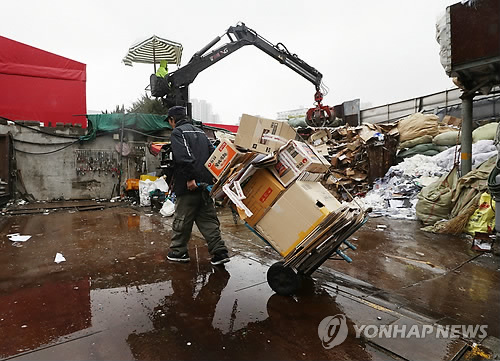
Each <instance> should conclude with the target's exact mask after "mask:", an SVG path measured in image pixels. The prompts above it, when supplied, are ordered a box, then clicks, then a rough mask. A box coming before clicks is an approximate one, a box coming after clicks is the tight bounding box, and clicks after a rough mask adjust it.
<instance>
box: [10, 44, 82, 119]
mask: <svg viewBox="0 0 500 361" xmlns="http://www.w3.org/2000/svg"><path fill="white" fill-rule="evenodd" d="M0 84H1V86H0V116H2V117H5V118H8V119H11V120H35V121H39V122H43V123H44V124H45V126H49V123H50V125H52V126H55V125H56V123H72V124H75V123H78V124H81V125H82V127H84V128H85V127H87V119H86V118H85V116H74V115H82V114H86V112H87V104H86V90H85V89H86V88H85V86H86V65H85V64H83V63H80V62H77V61H74V60H71V59H68V58H64V57H62V56H59V55H56V54H52V53H49V52H47V51H44V50H40V49H37V48H34V47H32V46H29V45H26V44H23V43H20V42H17V41H14V40H11V39H7V38H5V37H3V36H0Z"/></svg>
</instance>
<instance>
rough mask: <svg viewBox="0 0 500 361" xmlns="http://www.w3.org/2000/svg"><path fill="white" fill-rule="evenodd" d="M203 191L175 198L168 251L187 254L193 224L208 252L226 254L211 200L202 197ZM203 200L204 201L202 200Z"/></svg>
mask: <svg viewBox="0 0 500 361" xmlns="http://www.w3.org/2000/svg"><path fill="white" fill-rule="evenodd" d="M203 192H206V191H205V190H203V191H202V190H196V191H193V192H188V193H186V194H183V195H182V196H180V197H178V198H177V202H176V203H177V204H176V209H175V214H174V223H173V224H172V243H171V244H170V249H171V250H172V251H174V252H175V253H176V254H183V253H185V252H187V244H188V241H189V239H190V238H191V232H192V230H193V222H196V225H197V226H198V229H199V230H200V232H201V234H202V235H203V237H204V238H205V240H206V241H207V245H208V252H210V254H212V255H213V254H214V253H216V252H219V251H225V252H227V248H226V246H225V244H224V241H223V240H222V239H221V235H220V223H219V219H218V218H217V213H216V211H215V207H214V204H213V201H212V199H211V198H209V197H208V196H207V195H206V196H205V197H203ZM204 198H205V199H204Z"/></svg>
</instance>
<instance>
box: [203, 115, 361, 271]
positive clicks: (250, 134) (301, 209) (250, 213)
mask: <svg viewBox="0 0 500 361" xmlns="http://www.w3.org/2000/svg"><path fill="white" fill-rule="evenodd" d="M205 165H206V167H207V168H208V169H209V170H210V172H211V173H212V174H213V175H214V177H215V178H217V182H216V184H215V185H214V187H213V189H212V197H214V198H218V199H222V198H229V199H230V200H231V201H232V202H233V203H234V205H235V207H236V209H237V211H238V213H239V215H240V217H241V218H242V219H243V220H244V221H245V222H246V223H247V224H248V225H249V226H250V227H251V228H252V229H253V230H254V231H256V232H257V233H258V234H259V235H260V236H261V237H262V238H264V239H265V240H266V241H267V242H268V243H269V244H270V245H271V246H273V248H274V249H275V250H277V251H278V252H279V253H280V254H281V255H282V256H283V257H285V259H287V260H290V261H291V262H292V261H293V262H299V263H300V260H302V261H304V260H307V259H308V257H305V258H301V257H297V256H298V254H300V253H301V252H304V251H307V252H309V253H308V254H310V253H311V252H312V253H318V247H319V246H321V247H325V245H326V244H328V245H329V246H331V245H332V243H331V242H330V241H333V238H335V240H336V241H338V239H337V238H338V236H339V234H337V233H338V232H336V230H335V229H333V228H332V225H334V223H335V222H334V221H337V223H335V224H337V225H338V224H339V223H338V222H339V220H340V223H342V222H343V223H346V224H348V225H350V226H352V225H353V224H354V223H356V222H355V221H356V220H358V218H359V217H357V216H358V215H359V214H360V213H362V211H361V210H359V209H358V210H357V211H352V210H349V209H348V208H347V207H346V206H343V205H341V204H340V202H339V201H338V200H337V199H336V198H335V197H334V196H333V195H332V194H331V193H330V192H329V191H328V190H327V189H325V188H324V187H323V185H322V184H321V183H320V181H321V180H322V179H323V177H324V175H325V173H326V172H327V171H328V169H329V168H330V163H329V162H328V161H327V160H326V159H325V158H324V157H323V156H322V155H321V154H319V153H318V152H317V151H315V150H314V148H313V147H311V146H310V145H309V144H306V143H304V142H300V141H299V140H297V135H296V133H295V131H294V129H293V128H291V127H290V126H289V125H288V124H287V123H286V122H283V121H278V120H271V119H265V118H260V117H254V116H250V115H246V114H244V115H243V116H242V118H241V123H240V127H239V130H238V133H237V135H236V139H235V141H234V143H232V142H231V141H229V140H223V141H222V142H221V143H220V145H219V146H218V148H217V149H216V150H215V152H214V153H213V154H212V156H211V157H210V158H209V160H208V161H207V163H206V164H205ZM347 213H350V214H351V213H352V216H348V215H347ZM358 221H359V220H358ZM353 222H354V223H353ZM343 223H342V224H343ZM319 230H320V231H321V232H319V233H318V231H319ZM334 233H335V234H336V235H335V237H333V238H332V235H333V234H334ZM311 234H316V236H317V237H316V238H314V239H311ZM320 236H321V237H320ZM325 237H326V238H325ZM328 238H330V240H328ZM318 240H322V242H321V244H316V243H317V242H316V241H318ZM304 241H307V244H305V243H304ZM325 241H326V243H325ZM311 247H312V248H311ZM321 247H320V248H321ZM325 249H326V248H325ZM320 258H321V257H320Z"/></svg>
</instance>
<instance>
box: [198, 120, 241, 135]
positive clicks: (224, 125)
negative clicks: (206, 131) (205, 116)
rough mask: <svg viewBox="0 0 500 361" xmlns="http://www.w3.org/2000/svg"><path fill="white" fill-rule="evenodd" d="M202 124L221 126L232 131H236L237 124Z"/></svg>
mask: <svg viewBox="0 0 500 361" xmlns="http://www.w3.org/2000/svg"><path fill="white" fill-rule="evenodd" d="M203 125H208V126H209V127H216V128H222V129H226V130H229V131H230V132H233V133H235V134H236V133H238V128H239V126H238V125H230V124H219V123H203Z"/></svg>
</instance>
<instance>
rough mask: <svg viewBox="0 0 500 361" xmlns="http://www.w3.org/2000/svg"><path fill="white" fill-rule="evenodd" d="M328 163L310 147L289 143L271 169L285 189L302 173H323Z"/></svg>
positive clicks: (327, 167) (298, 143)
mask: <svg viewBox="0 0 500 361" xmlns="http://www.w3.org/2000/svg"><path fill="white" fill-rule="evenodd" d="M329 168H330V163H329V162H328V161H327V160H326V159H325V158H324V157H323V156H322V155H321V154H318V153H316V152H315V151H314V150H313V149H312V146H310V145H307V144H305V143H301V142H297V141H291V142H290V143H289V144H288V145H287V146H286V147H285V148H283V149H281V150H280V152H279V154H278V162H277V163H276V164H275V165H274V166H273V167H272V168H271V171H272V172H273V174H274V175H275V176H276V178H277V179H278V180H279V181H280V182H281V184H283V185H284V186H285V187H287V186H288V185H289V184H290V183H292V182H293V181H294V180H295V179H296V178H297V177H298V176H299V175H300V174H302V173H303V172H309V173H325V172H327V171H328V169H329Z"/></svg>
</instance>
